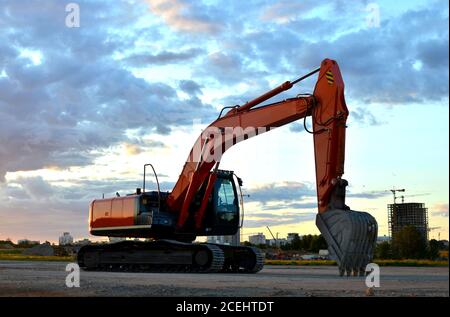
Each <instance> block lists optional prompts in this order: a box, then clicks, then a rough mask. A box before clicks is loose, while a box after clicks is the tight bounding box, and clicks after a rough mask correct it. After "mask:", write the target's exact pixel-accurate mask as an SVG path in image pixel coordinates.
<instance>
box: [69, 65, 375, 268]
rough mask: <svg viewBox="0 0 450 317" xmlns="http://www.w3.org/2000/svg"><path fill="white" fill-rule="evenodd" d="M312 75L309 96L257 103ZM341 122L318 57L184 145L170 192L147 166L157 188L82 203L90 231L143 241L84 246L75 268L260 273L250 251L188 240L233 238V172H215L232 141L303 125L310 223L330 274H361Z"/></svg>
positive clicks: (361, 245)
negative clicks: (309, 167) (308, 154)
mask: <svg viewBox="0 0 450 317" xmlns="http://www.w3.org/2000/svg"><path fill="white" fill-rule="evenodd" d="M316 73H318V79H317V82H316V85H315V88H314V92H313V93H312V94H308V95H297V96H295V97H292V98H289V99H286V100H282V101H278V102H275V103H271V104H266V105H261V104H262V103H263V102H265V101H267V100H268V99H270V98H272V97H274V96H276V95H278V94H280V93H281V92H283V91H286V90H288V89H291V88H292V87H293V86H294V85H295V84H297V83H299V82H301V81H302V80H304V79H306V78H308V77H310V76H312V75H314V74H316ZM348 115H349V111H348V109H347V106H346V104H345V98H344V81H343V79H342V76H341V72H340V70H339V66H338V64H337V63H336V62H335V61H333V60H330V59H325V60H324V61H323V62H322V63H321V65H320V68H317V69H315V70H313V71H312V72H310V73H308V74H306V75H304V76H302V77H300V78H298V79H296V80H294V81H292V82H290V81H287V82H285V83H283V84H282V85H280V86H279V87H277V88H275V89H273V90H271V91H269V92H267V93H265V94H263V95H261V96H259V97H258V98H256V99H253V100H251V101H249V102H247V103H245V104H244V105H242V106H231V107H225V108H223V109H222V111H221V112H220V114H219V116H218V118H217V119H216V120H215V121H214V122H212V123H211V124H210V125H209V126H208V127H207V128H206V129H205V130H204V132H203V133H202V134H201V135H200V136H199V137H198V139H197V141H196V142H195V143H194V146H193V148H192V150H191V152H190V153H189V156H188V159H187V160H186V163H185V164H184V167H183V169H182V171H181V174H180V176H179V178H178V180H177V182H176V184H175V186H174V187H173V189H172V191H170V192H162V191H161V190H160V189H159V181H158V179H157V175H156V172H155V170H154V169H153V168H152V170H153V173H154V175H155V178H156V182H157V185H158V189H157V190H152V191H146V190H145V188H143V189H141V188H137V189H136V192H134V193H133V194H130V195H126V196H122V197H113V198H106V199H98V200H94V201H93V202H92V203H91V204H90V210H89V231H90V233H91V234H93V235H96V236H110V237H134V238H151V239H153V241H150V242H139V241H123V242H118V243H114V244H104V245H88V246H84V247H82V248H81V249H80V251H79V252H78V256H77V259H78V263H79V265H80V267H82V268H83V269H86V270H119V271H123V270H132V271H150V272H154V271H163V272H165V271H184V272H245V273H255V272H258V271H260V270H261V269H262V268H263V265H264V255H263V253H262V252H261V251H260V250H259V249H257V248H252V247H245V246H228V245H217V244H209V243H203V244H200V243H193V241H194V240H195V239H196V237H198V236H221V235H234V234H236V232H237V231H238V229H239V227H240V225H241V223H240V219H241V218H242V215H241V212H242V205H240V203H239V198H241V199H242V197H243V195H242V191H241V186H242V185H243V183H242V180H241V179H240V178H239V177H237V176H236V175H235V173H234V172H233V171H227V170H221V169H219V164H220V160H221V156H222V155H223V153H224V152H225V151H226V150H228V149H229V148H230V147H232V146H233V145H235V144H236V143H238V142H241V141H244V140H246V139H248V138H250V137H255V136H258V135H260V134H263V133H265V132H268V131H270V130H271V129H272V128H276V127H280V126H284V125H286V124H289V123H291V122H294V121H297V120H300V119H303V125H304V127H305V130H306V131H307V132H309V133H311V134H312V137H313V139H314V154H315V172H316V173H315V174H316V191H317V204H318V214H317V216H316V225H317V226H318V228H319V230H320V231H321V233H322V235H323V236H324V238H325V240H326V241H327V243H328V248H329V252H330V254H331V256H332V257H333V258H334V259H335V260H336V261H337V263H338V267H339V272H340V274H341V275H344V274H345V273H347V275H351V274H352V273H353V274H354V275H358V274H360V275H363V274H365V267H366V265H367V264H368V263H370V262H371V261H372V256H373V250H374V246H375V241H376V238H377V230H378V227H377V222H376V220H375V218H373V217H372V216H371V215H370V214H369V213H367V212H357V211H352V210H350V208H349V207H348V206H347V205H346V204H345V188H346V186H347V185H348V182H347V181H346V180H345V179H343V178H342V175H343V174H344V156H345V132H346V128H347V126H346V121H347V117H348ZM308 116H311V117H312V131H310V130H309V129H308V127H307V124H306V117H308ZM267 147H268V148H270V144H268V145H267ZM287 150H289V148H287ZM295 163H297V162H295ZM297 164H298V163H297ZM152 167H153V166H152ZM236 168H239V166H236ZM260 172H263V171H260ZM144 177H145V171H144ZM144 187H145V181H144Z"/></svg>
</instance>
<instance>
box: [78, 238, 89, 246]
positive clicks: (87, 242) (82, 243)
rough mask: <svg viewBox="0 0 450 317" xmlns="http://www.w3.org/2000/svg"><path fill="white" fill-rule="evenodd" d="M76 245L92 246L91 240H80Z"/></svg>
mask: <svg viewBox="0 0 450 317" xmlns="http://www.w3.org/2000/svg"><path fill="white" fill-rule="evenodd" d="M74 244H75V245H86V244H91V240H89V239H83V240H78V241H76V242H75V243H74Z"/></svg>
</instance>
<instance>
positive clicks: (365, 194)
mask: <svg viewBox="0 0 450 317" xmlns="http://www.w3.org/2000/svg"><path fill="white" fill-rule="evenodd" d="M389 195H390V192H389V191H371V192H360V193H352V192H347V194H346V197H352V198H364V199H377V198H381V197H385V196H389Z"/></svg>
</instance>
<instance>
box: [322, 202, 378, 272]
mask: <svg viewBox="0 0 450 317" xmlns="http://www.w3.org/2000/svg"><path fill="white" fill-rule="evenodd" d="M316 225H317V227H318V228H319V230H320V232H321V233H322V235H323V237H324V238H325V240H326V241H327V244H328V250H329V252H330V255H331V257H332V258H333V259H334V260H336V262H337V264H338V266H339V274H340V275H341V276H343V275H344V274H346V275H347V276H351V275H353V276H358V275H359V276H364V275H365V268H366V266H367V264H369V263H370V262H371V261H372V259H373V252H374V248H375V243H376V239H377V233H378V225H377V222H376V220H375V218H374V217H372V216H371V215H370V214H369V213H367V212H360V211H353V210H341V209H335V210H329V211H326V212H324V213H322V214H318V215H317V217H316Z"/></svg>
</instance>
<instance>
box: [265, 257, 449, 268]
mask: <svg viewBox="0 0 450 317" xmlns="http://www.w3.org/2000/svg"><path fill="white" fill-rule="evenodd" d="M374 262H375V263H376V264H378V265H379V266H413V267H414V266H417V267H418V266H442V267H445V266H448V261H431V260H415V259H407V260H375V261H374ZM265 264H266V265H297V266H308V265H336V262H335V261H332V260H266V262H265Z"/></svg>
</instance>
